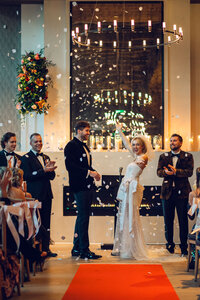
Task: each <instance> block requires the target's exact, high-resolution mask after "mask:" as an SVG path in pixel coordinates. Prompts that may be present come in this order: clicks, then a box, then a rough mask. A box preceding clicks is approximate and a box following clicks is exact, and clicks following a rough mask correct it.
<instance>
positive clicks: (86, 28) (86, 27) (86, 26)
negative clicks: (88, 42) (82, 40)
mask: <svg viewBox="0 0 200 300" xmlns="http://www.w3.org/2000/svg"><path fill="white" fill-rule="evenodd" d="M84 28H85V35H86V36H87V35H88V24H85V26H84Z"/></svg>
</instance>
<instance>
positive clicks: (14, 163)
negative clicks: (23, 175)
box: [0, 132, 21, 168]
mask: <svg viewBox="0 0 200 300" xmlns="http://www.w3.org/2000/svg"><path fill="white" fill-rule="evenodd" d="M16 143H17V141H16V135H15V133H12V132H6V133H5V134H4V135H3V137H2V139H1V147H2V149H3V150H2V151H0V167H8V168H19V167H20V165H21V156H20V155H18V154H17V153H15V152H14V151H15V148H16Z"/></svg>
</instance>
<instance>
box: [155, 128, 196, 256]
mask: <svg viewBox="0 0 200 300" xmlns="http://www.w3.org/2000/svg"><path fill="white" fill-rule="evenodd" d="M182 143H183V139H182V137H181V136H180V135H178V134H173V135H172V136H171V138H170V148H171V151H170V152H165V153H163V154H161V155H160V158H159V162H158V168H157V174H158V176H159V177H163V184H162V188H161V199H162V205H163V215H164V221H165V238H166V240H167V244H166V248H167V250H168V251H169V252H170V253H174V247H175V244H174V241H173V227H174V216H175V208H176V211H177V215H178V222H179V227H180V231H179V234H180V242H181V244H180V248H181V255H182V256H184V255H187V254H188V251H187V235H188V218H187V203H188V195H189V193H190V191H191V187H190V184H189V181H188V177H191V176H192V174H193V168H194V161H193V156H192V154H190V153H188V152H184V151H182V150H181V146H182Z"/></svg>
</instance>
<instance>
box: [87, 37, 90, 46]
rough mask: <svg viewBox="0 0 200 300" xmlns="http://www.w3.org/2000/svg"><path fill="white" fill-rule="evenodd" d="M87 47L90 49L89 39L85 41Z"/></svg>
mask: <svg viewBox="0 0 200 300" xmlns="http://www.w3.org/2000/svg"><path fill="white" fill-rule="evenodd" d="M87 46H88V48H89V47H90V39H87Z"/></svg>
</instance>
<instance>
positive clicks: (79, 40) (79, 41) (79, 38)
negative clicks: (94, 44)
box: [78, 36, 81, 47]
mask: <svg viewBox="0 0 200 300" xmlns="http://www.w3.org/2000/svg"><path fill="white" fill-rule="evenodd" d="M78 43H79V44H78V46H79V47H80V44H81V37H80V36H78Z"/></svg>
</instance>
